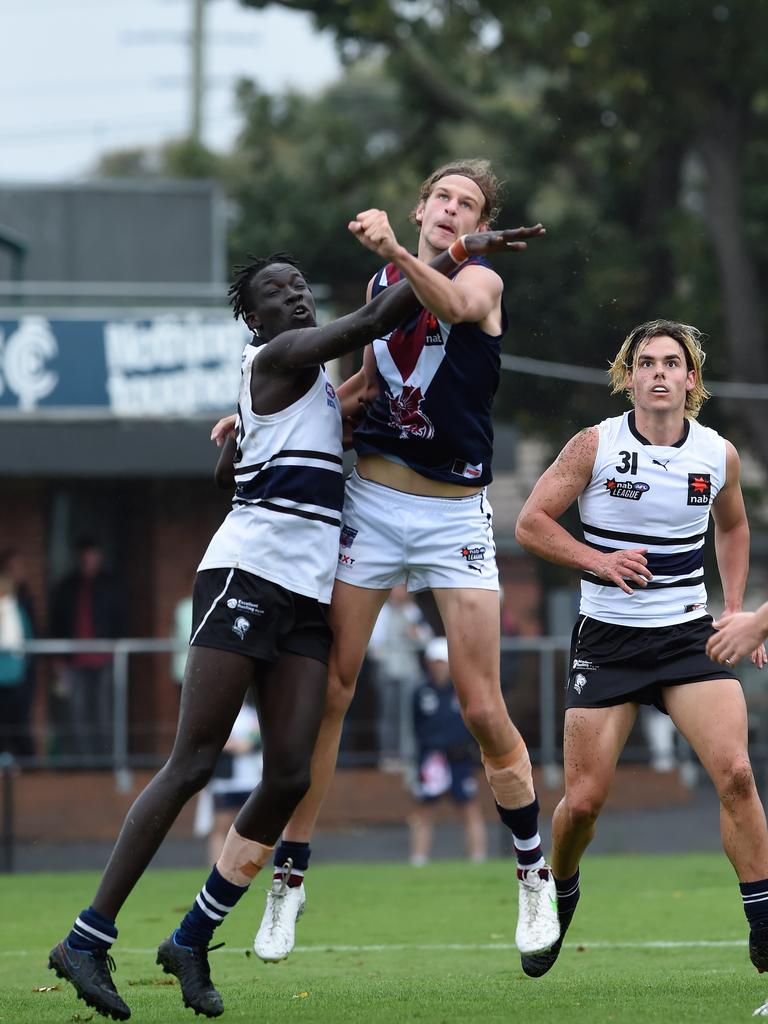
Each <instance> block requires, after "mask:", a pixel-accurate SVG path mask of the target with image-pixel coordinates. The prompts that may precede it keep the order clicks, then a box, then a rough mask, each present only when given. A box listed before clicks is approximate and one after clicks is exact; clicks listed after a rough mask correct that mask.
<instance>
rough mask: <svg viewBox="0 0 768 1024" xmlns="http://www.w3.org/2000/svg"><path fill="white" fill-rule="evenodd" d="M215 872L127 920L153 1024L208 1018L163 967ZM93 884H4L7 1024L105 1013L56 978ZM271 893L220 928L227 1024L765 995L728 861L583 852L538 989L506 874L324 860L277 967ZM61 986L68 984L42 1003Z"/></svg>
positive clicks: (706, 1013)
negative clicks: (559, 938) (185, 1002)
mask: <svg viewBox="0 0 768 1024" xmlns="http://www.w3.org/2000/svg"><path fill="white" fill-rule="evenodd" d="M204 878H205V869H204V868H202V869H201V870H200V871H155V872H150V873H149V874H148V875H147V876H146V877H145V878H144V879H143V880H142V882H141V883H140V885H139V886H138V888H137V889H136V891H135V893H134V894H133V896H132V897H131V899H130V900H129V901H128V903H127V905H126V907H125V909H124V911H123V913H122V914H121V916H120V921H119V926H120V938H119V940H118V943H117V945H116V946H115V948H114V956H115V959H116V961H117V964H118V971H117V973H116V975H115V983H116V985H117V988H118V991H119V992H120V993H121V995H122V996H123V998H124V999H125V1000H126V1001H127V1002H128V1004H129V1005H130V1006H131V1009H132V1011H133V1017H132V1019H133V1020H135V1021H137V1022H141V1024H143V1022H146V1024H176V1022H177V1021H187V1022H188V1024H189V1022H191V1021H193V1020H202V1019H203V1018H199V1017H198V1018H195V1016H194V1014H193V1012H192V1011H191V1010H185V1009H184V1008H183V1007H182V1005H181V998H180V993H179V989H178V986H177V985H175V984H173V983H169V981H171V979H168V977H167V976H166V975H164V974H163V973H162V971H161V970H160V968H159V967H157V966H155V963H154V959H155V949H156V947H157V945H158V943H159V942H160V941H161V940H162V939H163V938H164V937H165V936H166V935H167V934H169V933H170V931H171V929H172V928H173V927H174V926H175V925H176V924H177V923H178V920H179V918H180V917H181V915H182V913H183V912H184V910H185V909H186V904H187V903H189V902H191V901H192V899H193V898H194V896H195V894H196V893H197V891H198V889H199V887H200V885H201V884H202V881H203V880H204ZM95 883H96V876H95V875H94V874H93V873H87V874H86V873H78V874H62V875H26V876H25V875H16V876H10V877H9V876H5V877H4V878H3V879H2V881H0V901H1V903H0V905H2V907H3V921H4V927H3V929H2V931H1V933H0V1022H2V1024H49V1022H51V1024H52V1022H62V1024H63V1022H69V1021H73V1020H74V1021H78V1020H79V1021H86V1020H88V1019H89V1018H91V1019H92V1020H93V1021H95V1022H98V1021H99V1020H101V1019H103V1018H100V1017H99V1016H98V1015H96V1014H94V1012H93V1011H92V1010H90V1009H89V1008H87V1007H86V1006H85V1005H84V1004H83V1003H82V1002H79V1001H77V999H76V998H75V994H74V990H73V989H72V987H71V986H70V985H68V984H67V983H65V982H62V981H59V979H57V978H56V977H55V975H54V974H53V972H52V971H48V970H47V969H46V966H45V965H46V963H47V956H48V950H49V949H50V947H51V946H53V945H54V943H55V942H56V941H58V940H59V939H60V938H61V937H62V936H63V935H64V934H65V933H66V932H67V930H68V929H69V927H70V925H71V921H72V918H73V916H74V914H75V913H77V912H78V911H79V910H80V909H81V908H82V907H83V906H85V905H87V903H88V902H89V900H90V898H91V896H92V894H93V891H94V888H95ZM266 884H267V876H264V881H261V880H259V881H257V883H256V884H255V885H254V886H253V887H252V891H251V892H250V893H249V894H248V895H247V896H246V897H245V899H244V900H243V901H242V902H241V903H240V904H239V905H238V907H237V908H236V910H235V911H234V912H233V914H232V915H231V917H230V918H229V919H228V920H227V921H226V922H225V924H224V925H223V926H222V927H221V928H220V929H218V931H217V934H216V939H215V941H217V942H218V941H221V940H223V941H225V942H226V946H225V947H224V949H222V950H217V951H216V952H214V953H212V954H211V958H210V960H211V965H212V975H213V978H214V981H215V982H216V984H217V987H218V988H219V990H220V991H221V993H222V996H223V998H224V1003H225V1006H226V1010H225V1015H224V1017H223V1020H225V1021H227V1022H232V1024H235V1022H246V1021H247V1022H249V1024H252V1022H254V1021H258V1024H281V1022H283V1021H301V1022H306V1024H315V1022H321V1021H322V1022H329V1024H330V1022H333V1024H336V1022H339V1024H346V1022H352V1021H354V1022H355V1024H357V1022H359V1021H360V1020H364V1021H366V1022H376V1024H378V1022H381V1024H390V1022H391V1024H395V1022H397V1024H400V1022H411V1021H412V1022H424V1024H433V1022H435V1024H441V1022H446V1024H447V1022H454V1021H457V1022H458V1021H461V1022H467V1024H470V1022H471V1024H475V1022H477V1024H481V1022H482V1024H496V1022H502V1021H504V1022H507V1021H510V1020H514V1021H519V1022H521V1024H527V1022H528V1021H530V1022H532V1024H533V1022H535V1024H550V1022H551V1024H554V1022H557V1024H562V1022H563V1021H564V1020H565V1021H567V1022H568V1024H581V1022H584V1024H586V1022H589V1024H595V1022H603V1021H611V1022H613V1021H615V1022H620V1024H635V1022H638V1024H639V1022H643V1024H654V1022H659V1024H661V1022H664V1024H668V1022H672V1021H674V1022H675V1024H685V1022H688V1021H690V1022H694V1021H695V1022H696V1024H709V1022H712V1024H715V1022H717V1024H720V1022H722V1021H737V1020H747V1019H748V1018H749V1017H750V1015H751V1012H752V1010H753V1009H754V1008H755V1007H756V1006H758V1005H759V1004H761V1003H762V1002H763V1001H764V1000H765V999H766V998H768V976H766V980H762V979H761V977H760V976H759V975H758V974H757V973H756V972H755V970H754V968H753V967H752V966H751V965H750V963H749V961H748V958H747V950H746V938H747V925H746V921H745V919H744V916H743V913H742V910H741V905H740V903H741V901H740V898H739V892H738V887H737V884H736V879H735V876H734V875H733V872H732V870H731V868H730V866H729V865H728V863H727V862H726V860H725V858H724V857H722V856H715V855H704V854H702V855H688V856H674V857H635V856H621V857H591V858H590V857H587V859H586V860H585V863H584V867H583V872H582V901H581V903H580V904H579V909H578V911H577V912H576V916H575V918H574V922H573V925H572V926H571V928H570V930H569V932H568V938H567V941H566V945H565V948H564V950H563V952H562V954H561V956H560V959H559V960H558V963H557V964H556V965H555V967H554V968H553V969H552V971H551V972H550V974H548V975H547V976H546V977H544V978H542V979H538V980H533V979H529V978H526V977H525V976H524V975H523V973H522V971H521V970H520V962H519V957H518V954H517V952H516V950H515V949H514V948H512V947H513V943H514V931H515V923H516V917H517V906H516V904H517V886H516V883H515V882H514V877H513V872H512V867H511V865H510V864H509V863H504V862H501V861H492V862H490V863H488V864H486V865H482V866H477V865H470V864H466V863H455V862H451V863H446V862H438V863H435V864H433V865H430V866H429V867H427V868H423V869H421V870H417V869H414V868H410V867H408V866H400V865H394V866H393V865H372V864H369V865H354V866H346V865H345V866H322V865H321V866H315V867H313V868H312V870H311V871H310V873H309V876H308V903H307V912H306V914H305V916H304V917H303V918H302V919H301V921H300V922H299V927H298V931H297V940H298V943H297V945H298V948H297V951H296V952H295V953H294V955H293V956H292V957H291V959H290V960H288V961H287V962H285V963H282V964H278V965H274V966H267V965H264V964H262V963H261V962H260V961H259V960H258V959H257V958H256V957H255V956H247V955H246V953H245V950H250V946H251V941H252V939H253V934H254V932H255V930H256V928H257V926H258V922H259V920H260V917H261V911H262V908H263V889H264V888H265V886H266ZM654 942H655V943H658V942H669V943H682V944H683V945H679V946H677V945H670V946H653V945H650V944H651V943H654ZM696 942H701V943H706V942H713V943H718V942H719V943H723V944H722V945H693V944H692V943H696ZM451 947H455V948H451ZM51 985H58V986H59V987H58V989H55V990H53V991H47V992H34V991H33V989H34V988H39V987H47V986H51ZM92 1014H93V1016H92Z"/></svg>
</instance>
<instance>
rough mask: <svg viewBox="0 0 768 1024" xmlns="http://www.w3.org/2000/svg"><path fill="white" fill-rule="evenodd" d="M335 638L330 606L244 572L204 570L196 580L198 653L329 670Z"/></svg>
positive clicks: (194, 622) (195, 639) (194, 631)
mask: <svg viewBox="0 0 768 1024" xmlns="http://www.w3.org/2000/svg"><path fill="white" fill-rule="evenodd" d="M332 640H333V634H332V633H331V628H330V626H329V625H328V606H327V605H324V604H320V602H319V601H316V600H315V599H314V598H311V597H304V596H303V595H301V594H295V593H293V591H291V590H286V589H285V587H281V586H280V585H279V584H277V583H271V582H270V581H269V580H264V579H262V578H261V577H260V576H253V575H252V574H251V573H249V572H244V571H243V570H242V569H204V570H203V571H202V572H199V573H198V574H197V576H196V577H195V589H194V591H193V594H192V634H191V640H190V643H191V644H192V645H193V646H195V647H215V648H217V649H218V650H221V651H234V652H235V654H244V655H245V656H246V657H248V658H256V659H258V660H259V661H267V662H275V661H277V660H278V658H279V657H280V655H281V654H299V655H301V656H302V657H305V658H313V659H314V660H315V661H321V662H322V663H323V664H324V665H327V664H328V652H329V651H330V649H331V641H332Z"/></svg>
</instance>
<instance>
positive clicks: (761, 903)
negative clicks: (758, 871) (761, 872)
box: [739, 878, 768, 928]
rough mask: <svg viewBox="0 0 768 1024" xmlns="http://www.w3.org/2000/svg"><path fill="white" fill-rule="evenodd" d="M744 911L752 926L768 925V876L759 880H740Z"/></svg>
mask: <svg viewBox="0 0 768 1024" xmlns="http://www.w3.org/2000/svg"><path fill="white" fill-rule="evenodd" d="M739 889H740V891H741V898H742V900H743V901H744V913H745V914H746V915H747V920H748V921H749V927H750V928H764V927H765V926H766V925H768V878H762V879H760V881H759V882H739Z"/></svg>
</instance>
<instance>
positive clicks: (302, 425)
mask: <svg viewBox="0 0 768 1024" xmlns="http://www.w3.org/2000/svg"><path fill="white" fill-rule="evenodd" d="M263 347H264V346H259V347H258V348H257V347H256V346H255V345H253V344H251V345H248V346H246V349H245V352H244V353H243V363H242V370H241V381H240V399H239V402H238V410H237V412H238V415H237V424H236V430H237V437H238V448H237V453H236V455H235V463H234V469H235V484H236V490H235V496H234V499H233V503H232V505H233V507H232V511H231V512H230V513H229V515H228V516H227V518H226V519H225V520H224V522H223V523H222V525H221V526H220V527H219V529H218V531H217V532H216V533H215V534H214V536H213V539H212V540H211V543H210V544H209V545H208V550H207V551H206V553H205V555H204V556H203V560H202V562H201V563H200V565H199V566H198V570H202V569H222V568H237V569H244V570H245V571H246V572H250V573H252V574H253V575H255V576H261V577H262V578H263V579H266V580H270V581H271V582H273V583H278V584H280V586H282V587H285V588H286V590H291V591H293V592H294V593H296V594H303V595H304V596H305V597H313V598H315V599H316V600H318V601H321V602H322V603H323V604H328V603H329V602H330V600H331V589H332V588H333V580H334V575H335V572H336V562H337V559H338V551H339V530H340V527H341V506H342V502H343V498H344V478H343V475H342V464H341V410H340V408H339V402H338V399H337V398H336V393H335V392H334V390H333V387H332V385H331V383H330V381H329V380H328V378H327V377H326V375H325V371H324V369H322V368H320V369H318V372H317V380H316V381H315V383H314V384H313V385H312V387H311V388H310V389H309V391H307V393H306V394H305V395H303V396H302V397H301V398H300V399H299V400H298V401H297V402H294V403H293V405H289V406H288V407H287V408H286V409H282V410H281V411H280V412H276V413H272V414H271V415H268V416H260V415H258V414H257V413H255V412H254V411H253V408H252V405H251V371H252V368H253V364H254V362H255V361H256V360H257V359H258V357H259V352H260V351H261V350H262V348H263Z"/></svg>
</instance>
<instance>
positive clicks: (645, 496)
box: [579, 411, 726, 627]
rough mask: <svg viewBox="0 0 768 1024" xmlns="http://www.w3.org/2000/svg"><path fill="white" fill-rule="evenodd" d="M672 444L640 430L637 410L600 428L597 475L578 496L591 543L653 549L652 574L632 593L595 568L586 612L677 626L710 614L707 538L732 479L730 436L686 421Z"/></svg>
mask: <svg viewBox="0 0 768 1024" xmlns="http://www.w3.org/2000/svg"><path fill="white" fill-rule="evenodd" d="M685 423H686V428H685V435H684V437H683V439H682V440H681V441H680V442H678V444H676V445H673V446H670V447H667V446H663V445H653V444H650V443H649V442H648V441H647V440H646V439H645V438H644V437H642V435H641V434H640V433H639V432H638V431H637V428H636V426H635V414H634V411H633V412H629V413H625V414H624V415H623V416H617V417H614V418H613V419H608V420H603V422H602V423H600V424H599V425H598V431H599V437H600V440H599V444H598V448H597V454H596V456H595V466H594V469H593V471H592V479H591V480H590V482H589V485H588V486H587V488H586V489H585V490H584V492H583V494H582V495H581V497H580V498H579V514H580V516H581V527H582V529H583V531H584V541H585V543H586V544H589V546H590V547H593V548H597V549H598V550H600V551H606V552H610V551H615V550H617V549H627V548H647V554H646V558H647V559H648V569H649V570H650V572H651V574H652V575H653V579H652V580H651V581H650V582H649V583H648V585H647V586H646V587H641V586H640V585H639V584H635V583H631V582H630V586H631V587H633V588H635V589H634V593H632V594H625V593H624V591H623V590H622V589H621V588H620V587H618V586H617V585H616V584H613V583H606V582H604V581H603V580H600V579H599V577H597V576H594V575H593V574H592V573H588V572H585V573H583V574H582V577H581V580H582V582H581V606H580V612H581V614H582V615H588V616H589V617H590V618H593V619H599V620H600V621H601V622H610V623H613V624H614V625H621V626H651V627H652V626H672V625H674V624H675V623H678V622H685V621H687V620H688V619H695V618H698V617H699V616H701V615H705V614H706V612H707V608H706V604H707V591H706V588H705V586H704V541H705V537H706V532H707V526H708V524H709V512H710V508H711V505H712V502H713V501H714V500H715V498H716V497H717V495H718V492H719V491H720V488H721V487H722V486H723V485H724V484H725V473H726V470H725V457H726V449H725V441H724V440H723V438H722V437H720V435H719V434H718V433H717V432H716V431H714V430H711V429H710V428H709V427H702V426H701V425H700V424H699V423H697V422H696V421H695V420H691V419H686V421H685Z"/></svg>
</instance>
